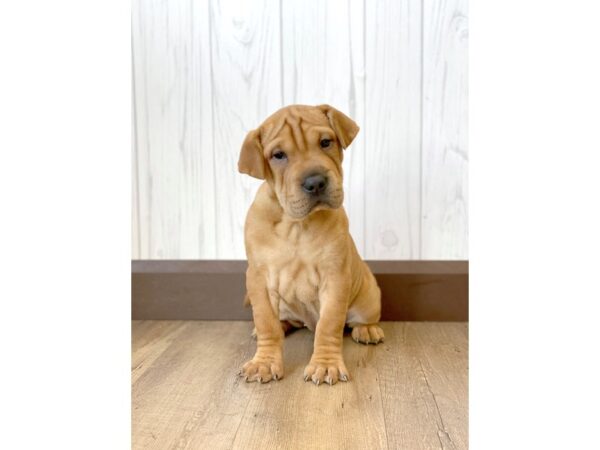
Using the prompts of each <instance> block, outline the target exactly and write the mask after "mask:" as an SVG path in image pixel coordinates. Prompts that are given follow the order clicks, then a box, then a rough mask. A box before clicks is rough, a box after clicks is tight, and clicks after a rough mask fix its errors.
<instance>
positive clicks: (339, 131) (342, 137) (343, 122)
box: [317, 105, 360, 148]
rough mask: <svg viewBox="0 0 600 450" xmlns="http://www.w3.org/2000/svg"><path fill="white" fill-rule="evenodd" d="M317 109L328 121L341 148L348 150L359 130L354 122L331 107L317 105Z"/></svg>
mask: <svg viewBox="0 0 600 450" xmlns="http://www.w3.org/2000/svg"><path fill="white" fill-rule="evenodd" d="M317 108H319V109H320V110H321V111H323V112H324V113H325V115H326V116H327V118H328V119H329V124H330V125H331V128H333V131H335V134H336V136H337V137H338V139H339V141H340V144H342V148H348V147H349V146H350V144H352V141H353V140H354V138H355V137H356V135H357V134H358V130H360V128H359V127H358V125H356V122H354V120H352V119H351V118H350V117H348V116H347V115H346V114H344V113H343V112H341V111H338V110H337V109H335V108H334V107H333V106H329V105H319V106H317Z"/></svg>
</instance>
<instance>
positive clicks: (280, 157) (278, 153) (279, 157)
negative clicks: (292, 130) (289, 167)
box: [273, 151, 287, 159]
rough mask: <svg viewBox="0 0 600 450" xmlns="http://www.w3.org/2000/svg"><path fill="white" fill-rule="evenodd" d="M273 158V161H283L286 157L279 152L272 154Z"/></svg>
mask: <svg viewBox="0 0 600 450" xmlns="http://www.w3.org/2000/svg"><path fill="white" fill-rule="evenodd" d="M273 158H275V159H285V158H287V155H286V154H285V153H283V152H281V151H279V152H275V153H273Z"/></svg>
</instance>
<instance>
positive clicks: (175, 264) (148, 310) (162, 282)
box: [131, 260, 469, 321]
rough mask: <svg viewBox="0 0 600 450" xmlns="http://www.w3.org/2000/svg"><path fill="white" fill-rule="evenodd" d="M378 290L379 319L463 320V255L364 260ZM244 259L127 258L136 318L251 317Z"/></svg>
mask: <svg viewBox="0 0 600 450" xmlns="http://www.w3.org/2000/svg"><path fill="white" fill-rule="evenodd" d="M367 263H368V264H369V266H370V267H371V270H372V271H373V273H374V274H375V277H376V278H377V282H378V283H379V287H380V288H381V292H382V314H381V316H382V317H381V320H409V321H421V320H427V321H468V319H469V263H468V261H367ZM246 267H247V264H246V261H216V260H215V261H170V260H135V261H132V274H131V290H132V316H133V319H136V320H150V319H154V320H161V319H162V320H167V319H168V320H251V319H252V313H251V309H250V308H245V307H244V306H243V300H244V295H245V290H246V288H245V273H246Z"/></svg>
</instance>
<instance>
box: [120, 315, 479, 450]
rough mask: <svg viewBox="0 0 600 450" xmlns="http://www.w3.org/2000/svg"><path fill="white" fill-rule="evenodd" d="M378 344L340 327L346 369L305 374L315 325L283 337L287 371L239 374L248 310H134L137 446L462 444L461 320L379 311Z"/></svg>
mask: <svg viewBox="0 0 600 450" xmlns="http://www.w3.org/2000/svg"><path fill="white" fill-rule="evenodd" d="M382 328H383V330H384V331H385V336H386V340H385V342H384V343H383V344H380V345H377V346H373V345H369V346H365V345H360V344H356V343H354V342H353V341H352V340H351V339H350V337H349V336H347V337H345V338H344V358H345V361H346V366H347V367H348V369H349V370H350V375H351V377H352V380H351V381H350V382H348V383H342V382H340V383H338V384H336V385H334V386H329V385H320V386H315V385H314V384H312V383H305V382H304V380H303V379H302V371H303V370H304V366H305V365H306V364H307V362H308V361H309V359H310V355H311V351H312V340H313V334H312V333H311V332H309V331H308V330H306V329H303V330H298V331H296V332H294V333H292V334H291V335H289V336H288V337H286V342H285V350H284V363H285V378H283V379H282V380H280V381H277V382H270V383H268V384H257V383H245V382H244V380H243V379H242V378H239V377H238V376H237V372H238V370H239V368H240V367H241V365H242V364H243V363H244V362H245V361H247V360H248V359H250V358H251V357H252V355H253V354H254V349H255V342H254V340H252V339H251V338H250V333H251V331H252V324H251V323H250V322H203V321H134V322H133V332H132V339H133V355H132V384H133V387H132V433H133V436H132V439H133V448H135V449H154V448H155V449H165V448H169V449H170V448H190V449H200V448H207V449H211V450H213V449H229V448H239V449H254V448H260V449H300V448H301V449H308V448H332V449H337V448H340V449H361V450H363V449H378V448H389V449H410V450H413V449H437V448H442V449H466V448H467V446H468V441H467V439H468V436H467V432H468V430H467V427H468V412H467V407H468V396H467V395H468V391H467V386H468V325H467V324H466V323H448V322H445V323H436V322H383V323H382Z"/></svg>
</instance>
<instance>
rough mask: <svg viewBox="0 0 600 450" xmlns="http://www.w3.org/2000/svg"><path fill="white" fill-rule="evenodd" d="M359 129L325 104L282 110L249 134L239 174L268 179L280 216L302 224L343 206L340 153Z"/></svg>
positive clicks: (239, 164)
mask: <svg viewBox="0 0 600 450" xmlns="http://www.w3.org/2000/svg"><path fill="white" fill-rule="evenodd" d="M358 130H359V128H358V126H357V125H356V123H354V121H352V119H350V118H349V117H347V116H346V115H344V114H343V113H341V112H340V111H338V110H336V109H335V108H332V107H331V106H329V105H320V106H315V107H313V106H303V105H294V106H288V107H285V108H282V109H280V110H279V111H277V112H276V113H275V114H273V115H272V116H270V117H269V118H268V119H267V120H265V122H264V123H263V124H262V125H261V126H260V127H259V128H258V129H257V130H253V131H251V132H250V133H248V136H247V137H246V140H245V141H244V145H243V146H242V150H241V153H240V160H239V163H238V166H239V170H240V172H242V173H246V174H248V175H251V176H253V177H256V178H260V179H266V180H267V182H268V183H269V184H270V185H271V187H272V188H273V190H274V192H275V194H276V196H277V198H278V200H279V204H280V205H281V207H282V208H283V210H284V212H285V213H286V214H287V215H288V216H290V217H292V218H294V219H302V218H304V217H306V216H308V215H309V214H310V213H312V212H315V211H318V210H320V209H327V208H330V209H335V208H339V207H340V206H341V205H342V202H343V200H344V192H343V189H342V159H343V149H344V148H346V147H348V146H349V145H350V143H351V142H352V140H353V139H354V137H355V136H356V134H357V133H358Z"/></svg>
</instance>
